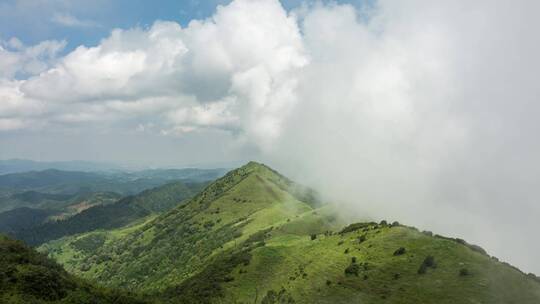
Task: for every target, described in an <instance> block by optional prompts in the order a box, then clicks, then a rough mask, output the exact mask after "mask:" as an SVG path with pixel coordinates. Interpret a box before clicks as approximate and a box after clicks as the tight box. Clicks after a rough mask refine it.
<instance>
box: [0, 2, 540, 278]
mask: <svg viewBox="0 0 540 304" xmlns="http://www.w3.org/2000/svg"><path fill="white" fill-rule="evenodd" d="M367 3H368V4H366V5H363V6H352V5H345V4H337V3H333V2H332V3H330V2H326V1H325V2H317V3H311V2H308V3H307V4H304V5H303V6H301V7H298V8H296V9H293V10H292V11H286V10H285V9H284V8H283V7H282V6H281V4H280V2H278V1H277V0H251V1H249V0H236V1H232V2H231V3H230V4H228V5H226V6H219V7H218V8H217V10H216V13H215V14H214V15H213V16H212V17H211V18H209V19H205V20H193V21H192V22H191V23H189V25H188V26H187V27H181V26H180V25H179V24H177V23H175V22H170V21H169V22H165V21H157V22H156V23H155V24H154V25H152V26H151V27H148V28H134V29H128V30H121V29H116V30H114V31H113V32H112V33H111V35H110V37H108V38H106V39H103V40H102V41H101V42H100V44H99V45H97V46H94V47H87V46H80V47H79V48H77V49H75V50H74V51H72V52H70V53H68V54H66V55H60V54H61V52H60V50H61V49H62V47H63V45H65V43H63V42H58V41H46V42H43V43H41V44H39V45H36V46H24V45H22V44H21V43H20V41H18V40H13V39H12V40H10V41H1V42H2V43H1V44H0V67H2V70H1V71H0V98H1V99H0V133H1V132H4V133H5V134H7V133H8V132H21V133H24V132H27V133H31V132H36V130H57V131H58V130H59V131H58V132H67V133H69V134H75V137H77V138H78V137H79V136H78V135H77V134H87V135H86V136H84V138H89V137H90V136H89V135H88V134H97V135H96V138H100V136H101V134H107V136H109V138H120V139H125V138H126V136H125V134H131V135H130V137H133V134H135V135H137V134H144V136H155V137H160V138H161V137H171V138H173V139H175V138H182V137H185V136H192V137H193V136H195V137H197V138H199V139H198V140H194V142H196V143H200V142H203V143H201V147H204V155H205V157H207V158H212V157H214V158H215V159H216V160H219V159H218V158H219V157H222V155H223V153H224V152H223V151H238V149H240V148H238V147H247V148H245V150H242V151H243V152H242V153H244V154H242V155H241V156H240V158H251V157H260V158H262V159H263V160H264V161H266V162H268V163H270V164H271V165H273V166H274V167H275V168H276V169H278V170H279V171H281V172H283V173H285V174H286V175H288V176H290V177H292V178H295V179H297V180H298V181H300V182H303V183H305V184H308V185H310V186H312V187H314V188H316V189H317V190H319V191H320V192H321V193H322V195H323V196H324V197H325V198H326V199H327V200H328V201H332V202H333V203H335V204H337V205H338V208H339V209H340V210H342V211H343V213H344V214H347V215H350V216H352V217H366V218H373V219H388V220H392V221H393V220H398V221H400V222H403V223H406V224H410V225H414V226H418V227H419V228H421V229H428V230H433V231H435V232H437V233H440V234H447V235H452V236H457V237H462V238H464V239H466V240H468V241H470V242H473V243H477V244H479V245H481V246H483V247H484V248H485V249H487V250H488V252H489V253H491V254H493V255H496V256H498V257H500V258H502V259H503V260H506V261H509V262H511V263H512V264H515V265H517V266H519V267H521V268H522V269H523V270H524V271H533V272H536V273H540V262H539V261H538V259H537V258H536V254H535V253H536V252H538V251H539V250H540V244H539V243H538V242H536V241H535V239H534V237H531V233H534V232H535V231H537V228H536V226H537V220H538V217H539V216H540V204H539V203H538V200H539V197H540V190H539V189H540V161H539V160H538V155H539V152H540V151H539V150H540V141H539V140H538V132H539V131H540V123H539V120H538V118H537V117H538V115H539V114H540V104H539V102H538V101H539V100H538V99H539V97H540V85H538V79H539V77H538V71H539V70H540V59H539V56H538V54H540V36H538V35H537V29H538V28H539V27H540V21H539V19H538V18H537V16H536V15H537V12H538V11H539V9H540V2H535V1H514V2H510V1H474V2H470V1H429V2H426V1H412V0H411V1H386V0H381V1H375V2H370V1H368V2H367ZM62 130H64V131H62ZM65 130H68V131H65ZM18 134H20V133H18ZM25 134H26V133H25ZM0 135H1V134H0ZM55 136H56V137H58V136H57V133H55ZM141 136H142V135H141ZM205 136H206V137H205ZM135 137H136V136H135ZM217 137H223V138H226V139H227V141H228V143H227V144H223V143H222V142H223V141H219V142H220V144H221V145H224V146H227V147H226V148H223V147H221V148H220V149H219V150H216V151H218V152H215V153H214V154H211V152H207V151H211V149H209V147H211V143H213V142H215V141H216V138H217ZM18 138H19V137H17V140H18ZM30 138H33V137H30ZM136 138H139V137H136ZM201 138H202V139H201ZM204 138H209V139H208V140H206V141H205V140H204ZM77 140H81V139H77ZM96 140H98V139H96ZM13 142H14V141H13ZM44 142H45V140H44ZM109 142H110V143H111V146H109V147H108V148H109V149H110V150H117V151H121V153H120V152H118V153H117V154H118V155H122V157H128V156H126V155H130V153H137V152H136V151H135V152H132V151H124V150H122V149H126V148H125V144H124V143H123V142H122V140H119V141H118V143H115V141H114V140H110V141H109ZM138 144H139V145H140V144H141V143H138ZM115 145H118V146H115ZM14 146H16V145H14ZM51 146H53V144H51ZM54 146H61V145H59V144H58V142H54ZM72 146H75V147H76V146H77V145H72ZM84 146H85V147H87V146H88V145H84ZM121 146H124V147H121ZM135 146H137V145H134V144H130V145H129V147H135ZM71 149H75V148H71ZM90 149H91V148H90ZM156 149H158V148H156ZM190 149H192V150H193V151H195V150H196V149H193V148H190ZM134 150H135V149H134ZM144 150H145V151H149V150H148V148H147V147H145V148H144ZM89 151H92V150H89ZM245 151H248V152H245ZM253 151H257V152H253ZM150 152H151V151H149V152H148V154H149V155H150V154H151V153H150ZM196 153H197V152H193V153H192V154H194V155H196ZM200 153H202V152H200ZM231 153H235V152H231ZM246 154H248V155H246ZM197 155H200V154H197ZM150 157H151V156H148V158H150ZM194 157H195V156H192V158H193V159H195V158H194ZM227 157H228V158H232V157H234V155H233V156H231V155H227ZM154 158H155V155H154Z"/></svg>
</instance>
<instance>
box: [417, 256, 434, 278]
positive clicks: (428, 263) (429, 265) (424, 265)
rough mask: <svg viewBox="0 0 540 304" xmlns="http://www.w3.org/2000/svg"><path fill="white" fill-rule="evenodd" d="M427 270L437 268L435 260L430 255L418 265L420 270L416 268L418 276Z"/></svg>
mask: <svg viewBox="0 0 540 304" xmlns="http://www.w3.org/2000/svg"><path fill="white" fill-rule="evenodd" d="M428 268H433V269H434V268H437V264H435V258H434V257H433V256H431V255H428V256H427V257H426V258H425V259H424V261H423V262H422V265H420V268H418V274H424V273H426V272H427V269H428Z"/></svg>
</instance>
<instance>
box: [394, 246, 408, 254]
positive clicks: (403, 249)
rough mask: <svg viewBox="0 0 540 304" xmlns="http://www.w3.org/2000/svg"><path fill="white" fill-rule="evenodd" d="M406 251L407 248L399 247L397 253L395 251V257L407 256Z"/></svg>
mask: <svg viewBox="0 0 540 304" xmlns="http://www.w3.org/2000/svg"><path fill="white" fill-rule="evenodd" d="M405 251H406V250H405V248H403V247H399V248H398V249H396V251H394V256H398V255H403V254H405Z"/></svg>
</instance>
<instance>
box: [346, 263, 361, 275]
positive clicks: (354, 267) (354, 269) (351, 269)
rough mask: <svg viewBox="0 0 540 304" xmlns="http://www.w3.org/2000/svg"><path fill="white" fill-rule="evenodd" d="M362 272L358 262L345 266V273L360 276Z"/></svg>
mask: <svg viewBox="0 0 540 304" xmlns="http://www.w3.org/2000/svg"><path fill="white" fill-rule="evenodd" d="M359 272H360V266H359V265H358V264H351V265H349V266H347V268H345V275H355V276H358V273H359Z"/></svg>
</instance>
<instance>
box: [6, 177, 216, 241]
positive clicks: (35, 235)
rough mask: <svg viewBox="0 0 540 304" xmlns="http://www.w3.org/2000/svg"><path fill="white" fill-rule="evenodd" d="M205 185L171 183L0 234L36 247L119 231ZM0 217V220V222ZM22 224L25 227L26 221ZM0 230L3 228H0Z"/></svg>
mask: <svg viewBox="0 0 540 304" xmlns="http://www.w3.org/2000/svg"><path fill="white" fill-rule="evenodd" d="M206 184H207V183H205V182H203V183H200V182H190V183H184V182H174V183H170V184H166V185H163V186H160V187H157V188H154V189H149V190H146V191H143V192H141V193H140V194H137V195H134V196H128V197H125V198H123V199H121V200H119V201H117V202H114V203H109V204H101V205H98V206H95V207H91V208H88V209H86V210H83V211H82V212H80V213H78V214H75V215H73V216H72V217H68V218H66V219H63V220H58V221H49V222H45V223H38V224H37V225H31V226H30V225H24V224H23V225H18V226H17V227H16V228H17V229H15V228H14V227H13V226H11V227H10V228H11V229H9V230H7V229H5V230H2V229H0V232H4V233H8V234H10V235H12V236H14V237H16V238H17V239H20V240H23V241H25V242H27V243H28V244H30V245H39V244H41V243H43V242H47V241H50V240H54V239H57V238H61V237H63V236H67V235H72V234H77V233H82V232H88V231H93V230H96V229H113V228H118V227H122V226H125V225H128V224H131V223H133V222H135V221H137V220H140V219H142V218H144V217H147V216H150V215H152V214H154V213H159V212H162V211H166V210H169V209H171V208H173V207H174V206H177V205H179V204H181V203H182V202H183V201H184V200H185V199H187V198H190V197H193V196H194V195H195V194H196V193H198V192H199V191H200V190H201V189H202V188H203V187H204V186H205V185H206ZM15 210H19V209H15ZM25 210H26V209H25ZM31 210H32V209H30V210H26V212H25V213H23V214H22V215H26V216H28V215H33V214H32V212H31ZM8 213H9V215H7V217H8V218H9V217H11V221H12V222H16V220H15V219H14V217H15V215H16V214H14V213H15V212H13V211H8ZM34 213H39V211H34ZM1 215H2V214H1V213H0V219H1V218H2V217H1ZM22 215H21V216H19V220H23V217H22ZM25 221H26V222H27V223H28V221H29V219H26V220H25ZM19 223H21V222H19ZM0 228H2V226H1V225H0Z"/></svg>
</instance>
